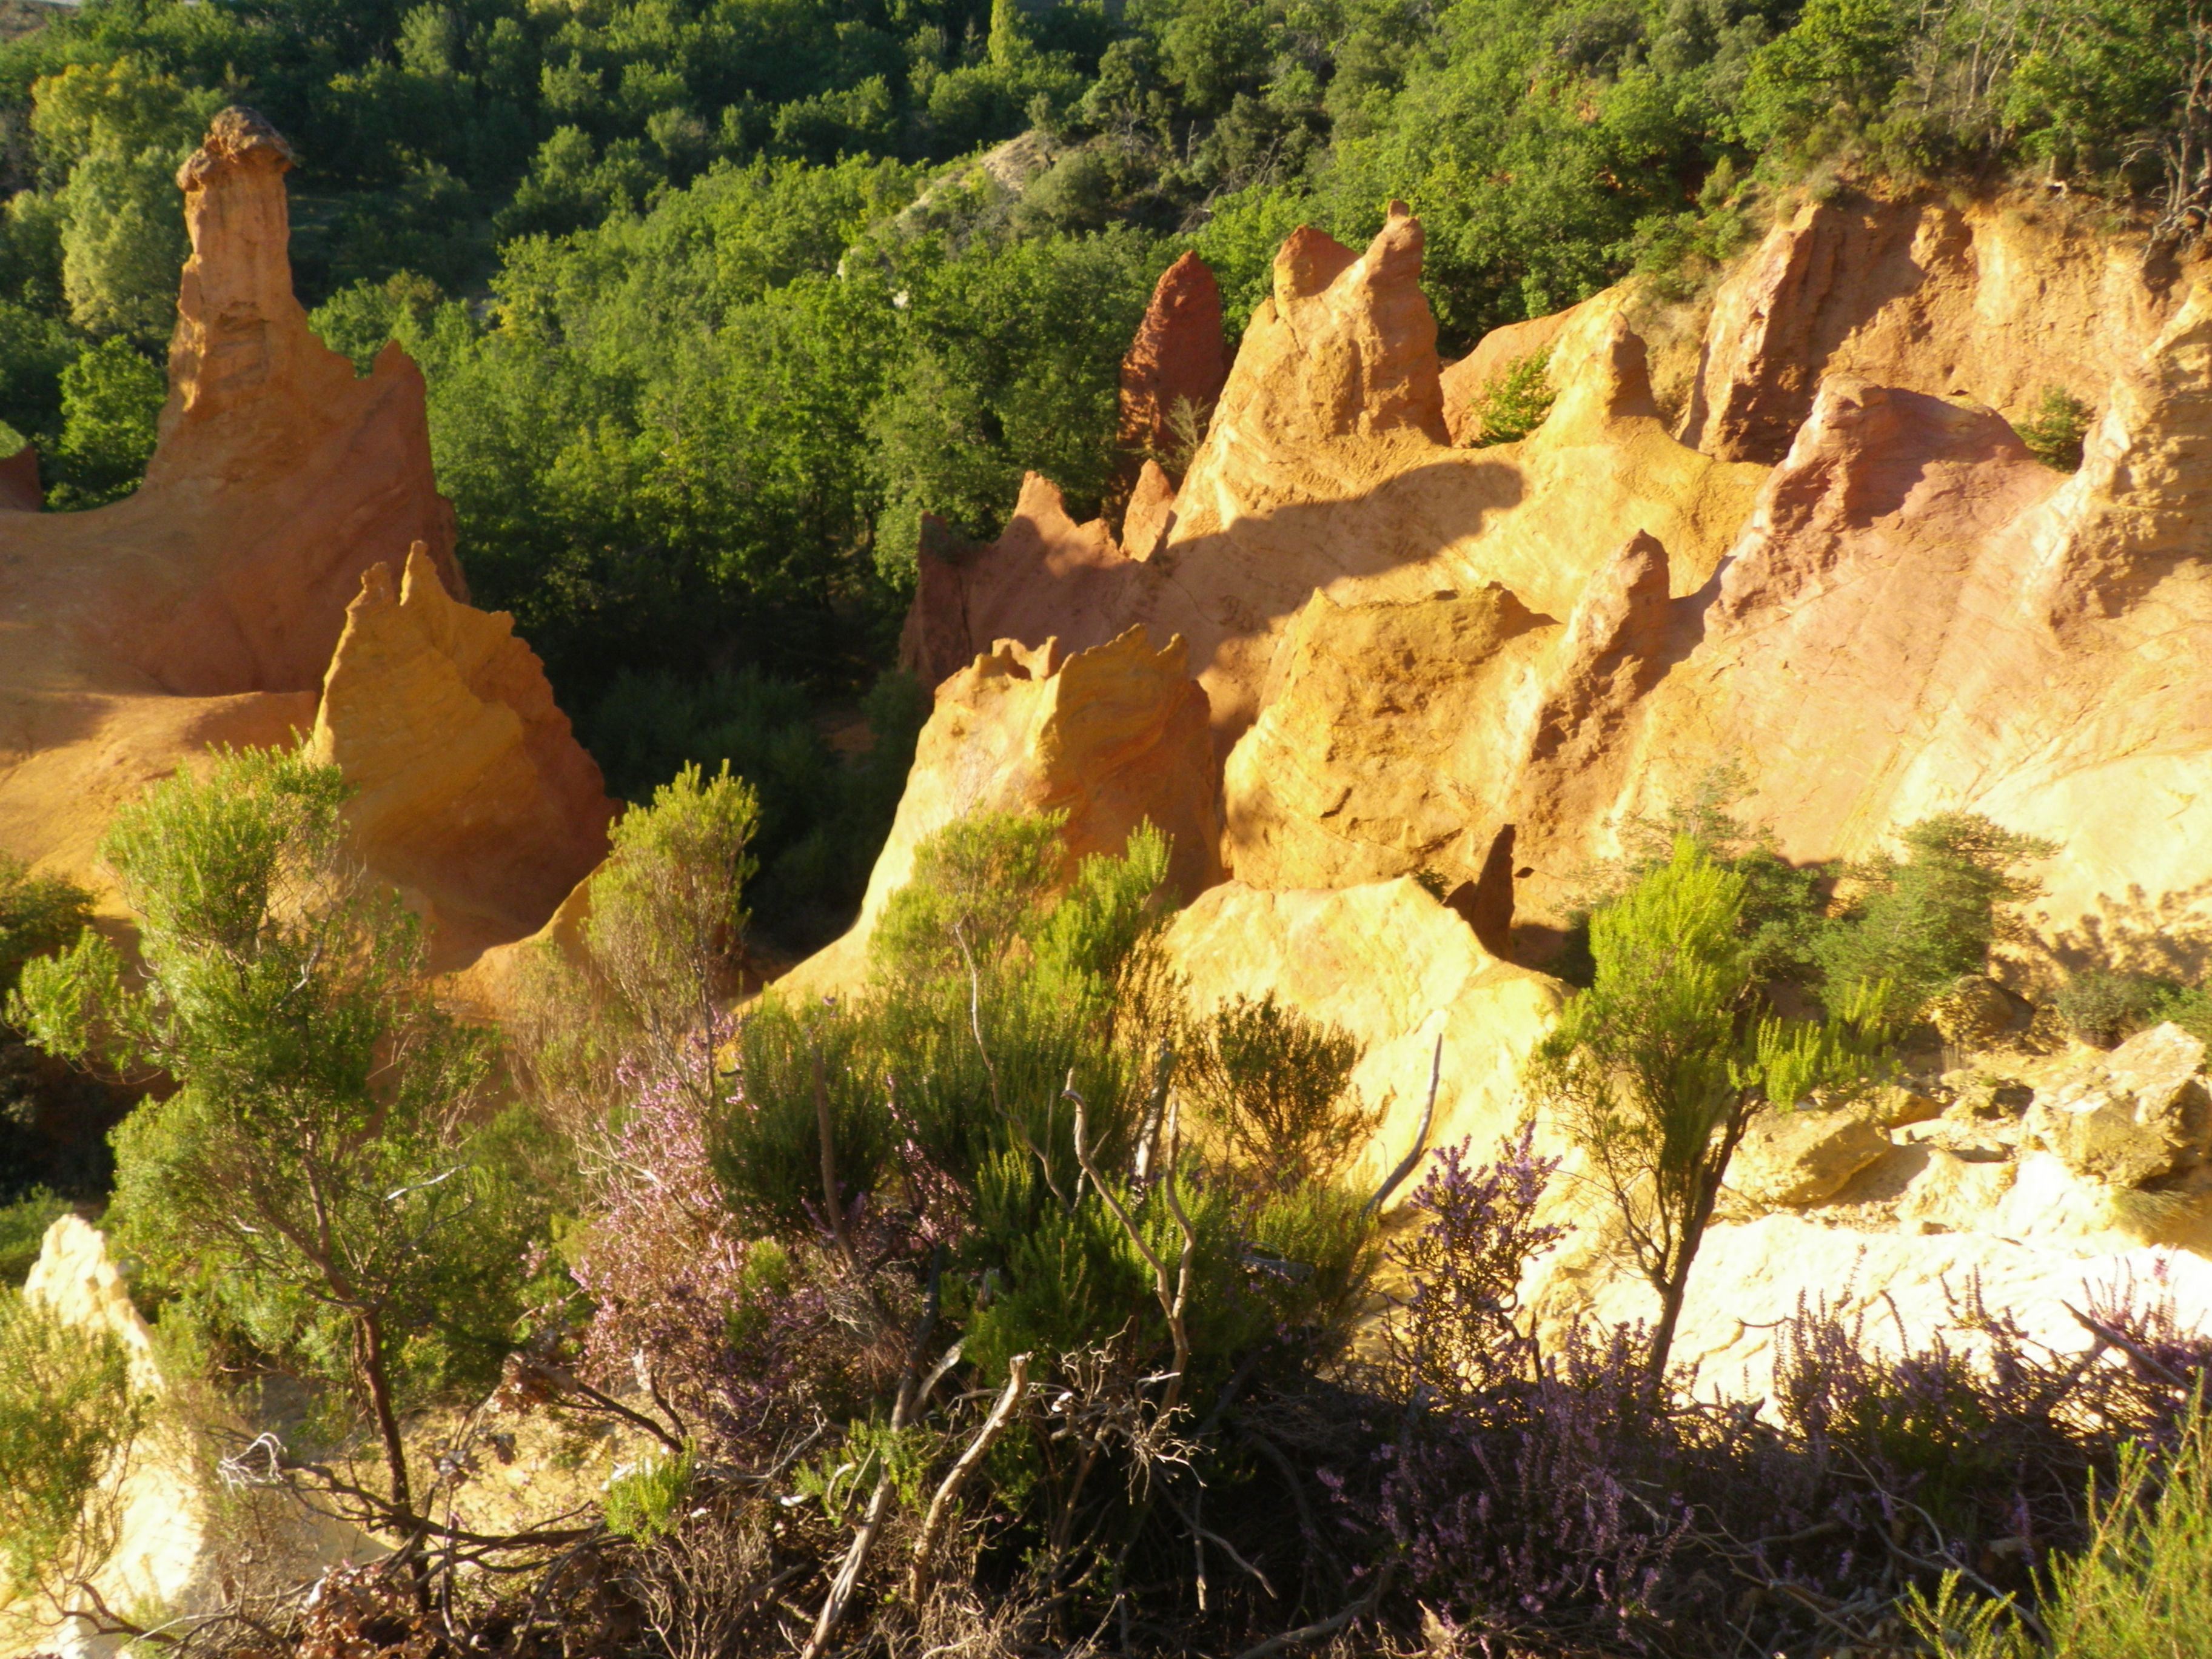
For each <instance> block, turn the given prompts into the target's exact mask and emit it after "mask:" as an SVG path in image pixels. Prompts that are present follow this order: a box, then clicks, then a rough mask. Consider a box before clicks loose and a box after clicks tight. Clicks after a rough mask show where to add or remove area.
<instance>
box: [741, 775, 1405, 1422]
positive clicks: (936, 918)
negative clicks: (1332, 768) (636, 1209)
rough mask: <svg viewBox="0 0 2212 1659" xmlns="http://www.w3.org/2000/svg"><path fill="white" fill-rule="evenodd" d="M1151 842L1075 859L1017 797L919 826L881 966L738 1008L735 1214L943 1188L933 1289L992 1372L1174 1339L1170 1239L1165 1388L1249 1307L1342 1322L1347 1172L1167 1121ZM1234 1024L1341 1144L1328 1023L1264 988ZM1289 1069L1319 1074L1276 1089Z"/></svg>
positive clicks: (1314, 1324) (1337, 1049) (922, 1199)
mask: <svg viewBox="0 0 2212 1659" xmlns="http://www.w3.org/2000/svg"><path fill="white" fill-rule="evenodd" d="M1167 854H1168V848H1167V844H1166V841H1165V838H1164V837H1163V836H1160V835H1158V833H1157V832H1156V831H1153V830H1152V829H1149V828H1145V829H1139V831H1138V832H1137V833H1135V834H1133V835H1132V836H1131V837H1130V838H1129V842H1128V844H1127V848H1126V849H1125V850H1124V852H1123V854H1121V856H1119V857H1117V858H1106V857H1093V858H1088V859H1085V860H1081V861H1079V863H1078V865H1077V866H1076V868H1075V869H1074V870H1073V871H1072V872H1071V871H1068V870H1067V869H1066V865H1065V859H1064V854H1062V853H1061V851H1060V841H1059V820H1058V819H1057V818H1052V817H1047V818H1024V817H1017V816H1011V815H981V816H978V817H972V818H969V819H966V820H962V821H957V822H956V823H953V824H951V825H948V826H947V827H946V828H945V829H944V830H941V831H939V833H938V834H937V835H936V836H933V837H931V838H930V839H929V840H927V841H926V842H924V843H923V844H922V845H921V848H918V849H917V851H916V856H915V879H914V881H913V882H912V884H910V885H909V886H908V887H907V888H906V889H904V890H902V891H901V893H900V894H898V895H897V896H895V897H894V899H893V901H892V902H891V904H890V906H889V907H887V908H886V910H885V912H884V918H883V921H882V922H881V923H880V925H879V927H878V936H877V945H876V952H875V958H874V972H875V983H874V988H873V989H872V990H871V991H870V992H869V993H868V994H866V995H865V996H862V997H859V998H854V999H848V1000H845V1001H843V1002H841V1003H840V1004H838V1005H836V1006H823V1007H817V1008H804V1009H802V1008H789V1007H784V1006H779V1005H777V1004H775V1003H774V1002H770V1003H769V1004H766V1005H764V1006H761V1007H759V1008H757V1009H756V1010H755V1011H754V1012H751V1013H750V1014H749V1015H748V1016H747V1018H745V1019H744V1022H743V1024H742V1025H741V1027H740V1030H739V1031H738V1036H737V1039H736V1044H735V1046H736V1049H737V1054H738V1082H739V1085H740V1086H739V1091H738V1099H737V1103H736V1105H735V1108H734V1109H733V1110H732V1111H731V1112H730V1113H729V1114H728V1115H726V1117H725V1118H724V1120H723V1121H722V1123H721V1125H720V1129H719V1131H718V1133H717V1135H716V1137H715V1143H714V1163H715V1168H716V1170H718V1172H719V1173H720V1178H721V1181H722V1182H723V1185H724V1188H725V1190H726V1193H727V1194H728V1197H729V1200H730V1201H731V1203H732V1205H733V1206H735V1207H736V1208H737V1210H738V1213H739V1215H740V1216H741V1217H743V1218H745V1219H746V1221H747V1224H748V1225H750V1226H754V1227H757V1228H763V1229H767V1230H771V1231H775V1233H776V1234H777V1235H778V1236H780V1237H782V1238H784V1239H785V1240H787V1242H788V1243H791V1244H792V1245H793V1246H794V1247H799V1248H804V1249H812V1250H821V1249H829V1250H830V1251H831V1252H832V1254H833V1255H834V1256H844V1255H847V1253H848V1251H851V1250H856V1249H857V1245H855V1244H854V1243H853V1241H852V1240H850V1239H848V1237H845V1236H844V1234H843V1232H842V1231H841V1230H846V1229H865V1228H866V1226H867V1225H882V1224H881V1222H880V1221H878V1222H877V1223H874V1224H870V1223H869V1221H868V1218H869V1217H871V1216H873V1217H878V1218H887V1217H890V1216H892V1215H896V1214H901V1213H910V1212H927V1213H931V1214H935V1213H937V1211H936V1208H935V1206H941V1205H945V1204H948V1203H950V1204H951V1206H952V1210H951V1213H957V1216H958V1217H959V1220H958V1223H957V1227H956V1228H955V1229H954V1237H955V1239H956V1240H957V1243H956V1244H955V1246H954V1254H953V1256H952V1260H951V1262H950V1263H949V1264H948V1266H949V1267H957V1269H958V1270H959V1279H958V1282H959V1283H960V1284H961V1285H963V1287H966V1286H972V1287H973V1288H972V1289H968V1288H963V1289H962V1290H960V1291H958V1292H957V1294H953V1293H950V1292H948V1295H947V1312H948V1315H950V1316H952V1317H954V1318H956V1319H957V1321H958V1322H959V1324H960V1326H961V1327H962V1329H963V1354H964V1355H965V1357H966V1358H967V1359H968V1360H969V1362H971V1363H973V1364H977V1365H979V1366H981V1367H982V1369H983V1370H984V1371H985V1373H986V1374H987V1375H989V1376H1003V1375H1004V1374H1005V1373H1006V1369H1007V1367H1008V1366H1010V1365H1011V1364H1012V1359H1013V1357H1014V1356H1015V1355H1017V1354H1036V1355H1039V1356H1043V1355H1048V1354H1060V1353H1073V1352H1076V1351H1078V1350H1081V1349H1087V1348H1090V1347H1092V1346H1097V1345H1098V1344H1100V1343H1102V1342H1104V1343H1108V1344H1109V1346H1114V1347H1115V1352H1117V1353H1121V1354H1123V1355H1124V1356H1125V1358H1126V1363H1137V1362H1138V1361H1139V1359H1140V1358H1141V1359H1143V1362H1144V1363H1146V1364H1152V1363H1154V1361H1155V1360H1156V1359H1157V1358H1159V1357H1161V1356H1163V1355H1164V1354H1165V1353H1166V1352H1168V1351H1169V1350H1170V1349H1171V1348H1173V1347H1174V1346H1175V1344H1176V1341H1177V1340H1180V1339H1178V1338H1176V1336H1175V1334H1174V1333H1173V1332H1172V1331H1171V1330H1170V1322H1169V1321H1168V1319H1167V1317H1166V1314H1165V1312H1164V1309H1163V1307H1162V1306H1161V1304H1160V1303H1159V1300H1158V1294H1157V1292H1158V1271H1159V1270H1158V1269H1157V1268H1156V1267H1155V1261H1160V1262H1165V1261H1182V1260H1184V1259H1186V1258H1185V1252H1186V1247H1187V1249H1188V1257H1187V1259H1188V1264H1189V1265H1188V1274H1189V1278H1188V1295H1187V1313H1186V1315H1185V1316H1184V1326H1185V1329H1184V1333H1183V1334H1184V1336H1186V1337H1187V1338H1188V1343H1189V1345H1190V1351H1191V1352H1192V1354H1193V1356H1194V1358H1192V1359H1191V1361H1190V1364H1191V1366H1192V1367H1193V1369H1194V1375H1193V1376H1192V1377H1191V1378H1189V1379H1188V1382H1187V1383H1182V1382H1179V1383H1178V1384H1177V1386H1178V1387H1179V1388H1184V1389H1186V1391H1187V1389H1188V1388H1194V1387H1196V1386H1198V1385H1199V1383H1200V1378H1201V1377H1212V1376H1219V1375H1221V1374H1223V1373H1222V1369H1221V1368H1222V1367H1223V1366H1224V1365H1225V1364H1227V1363H1228V1362H1229V1357H1230V1356H1231V1355H1232V1354H1235V1353H1238V1352H1243V1351H1245V1350H1247V1349H1249V1347H1250V1346H1251V1345H1252V1344H1254V1343H1255V1342H1261V1341H1263V1340H1267V1333H1269V1332H1280V1331H1299V1332H1308V1333H1317V1332H1327V1331H1335V1330H1337V1329H1339V1328H1340V1325H1339V1322H1340V1320H1341V1318H1342V1317H1343V1314H1344V1310H1345V1309H1346V1305H1347V1304H1348V1299H1349V1298H1350V1297H1352V1295H1353V1294H1354V1292H1355V1291H1356V1287H1357V1285H1358V1281H1359V1279H1360V1277H1361V1274H1362V1273H1364V1262H1365V1259H1366V1258H1365V1251H1366V1249H1367V1243H1368V1226H1369V1224H1368V1222H1367V1220H1366V1218H1365V1217H1364V1215H1363V1214H1362V1212H1361V1200H1360V1197H1359V1196H1358V1195H1356V1194H1348V1193H1343V1192H1341V1191H1340V1189H1339V1188H1336V1187H1334V1185H1333V1184H1332V1182H1331V1181H1330V1179H1329V1174H1330V1172H1329V1171H1328V1170H1324V1169H1321V1168H1318V1167H1300V1168H1298V1169H1296V1170H1280V1169H1278V1170H1270V1171H1269V1172H1268V1179H1267V1180H1266V1181H1265V1182H1261V1183H1259V1185H1258V1187H1256V1188H1255V1187H1254V1186H1253V1185H1251V1184H1250V1183H1248V1182H1244V1181H1243V1180H1241V1179H1239V1180H1221V1179H1218V1178H1208V1177H1206V1176H1203V1175H1202V1174H1201V1173H1200V1164H1199V1162H1198V1160H1197V1158H1196V1153H1195V1149H1194V1148H1179V1147H1178V1146H1177V1144H1176V1139H1177V1138H1176V1129H1175V1127H1174V1124H1173V1121H1172V1120H1173V1114H1172V1113H1171V1112H1170V1111H1168V1110H1167V1097H1168V1092H1169V1088H1170V1080H1171V1076H1172V1073H1170V1071H1169V1070H1168V1069H1167V1068H1168V1067H1170V1066H1172V1065H1173V1064H1174V1050H1173V1048H1172V1046H1169V1047H1165V1048H1163V1047H1160V1046H1158V1043H1157V1038H1158V1036H1159V1034H1160V1033H1161V1032H1162V1031H1163V1030H1165V1029H1167V1028H1168V1027H1169V1025H1170V1024H1171V1022H1170V1021H1167V1020H1165V1019H1163V1018H1160V1017H1159V1016H1158V1012H1157V1010H1156V1009H1152V1008H1150V1007H1149V1006H1148V1005H1152V1004H1154V1003H1156V1002H1158V1001H1160V1000H1166V999H1170V998H1172V996H1173V995H1174V994H1175V993H1174V989H1173V987H1172V986H1171V985H1170V984H1168V983H1166V982H1165V981H1163V979H1162V978H1161V976H1160V975H1158V971H1157V963H1155V962H1154V960H1153V957H1152V945H1151V940H1152V936H1153V934H1154V933H1156V932H1157V930H1158V927H1159V926H1160V925H1161V923H1162V921H1164V910H1163V908H1162V903H1161V891H1160V890H1161V884H1162V882H1163V881H1164V877H1165V873H1166V868H1167ZM1255 1021H1256V1022H1257V1025H1256V1026H1255ZM1248 1027H1254V1028H1255V1029H1249V1030H1248V1029H1247V1028H1248ZM1259 1027H1264V1029H1258V1028H1259ZM1229 1030H1230V1050H1231V1068H1230V1070H1229V1073H1228V1074H1230V1075H1233V1076H1234V1078H1235V1079H1237V1082H1238V1083H1239V1084H1241V1085H1243V1086H1244V1087H1246V1088H1247V1089H1248V1090H1249V1091H1262V1092H1265V1091H1268V1090H1273V1097H1271V1098H1270V1099H1269V1100H1268V1101H1267V1102H1264V1103H1261V1105H1262V1106H1264V1107H1279V1108H1281V1109H1282V1114H1283V1115H1287V1117H1288V1118H1289V1119H1293V1120H1295V1121H1294V1122H1292V1123H1291V1128H1292V1129H1294V1130H1295V1131H1297V1133H1303V1134H1304V1135H1305V1137H1306V1139H1307V1140H1308V1141H1310V1142H1313V1143H1314V1146H1320V1147H1321V1148H1322V1150H1323V1151H1326V1152H1341V1151H1342V1150H1343V1147H1344V1144H1345V1142H1346V1139H1347V1138H1346V1135H1345V1133H1343V1132H1342V1130H1341V1127H1340V1126H1339V1125H1337V1124H1334V1123H1333V1122H1331V1121H1329V1115H1330V1113H1331V1111H1332V1110H1333V1109H1341V1101H1342V1096H1343V1092H1344V1091H1343V1073H1344V1072H1345V1071H1346V1069H1348V1066H1347V1056H1346V1051H1345V1043H1344V1041H1343V1040H1342V1039H1341V1038H1340V1037H1336V1036H1334V1035H1333V1034H1330V1033H1327V1032H1323V1031H1319V1030H1314V1029H1311V1028H1310V1027H1309V1026H1308V1025H1306V1024H1304V1023H1303V1022H1297V1021H1295V1020H1293V1019H1292V1018H1291V1017H1290V1016H1288V1015H1287V1014H1286V1013H1285V1012H1284V1011H1282V1010H1280V1009H1279V1008H1276V1007H1274V1006H1273V1005H1270V1006H1268V1007H1267V1009H1266V1010H1265V1011H1263V1012H1261V1013H1259V1014H1256V1015H1254V1016H1252V1017H1251V1018H1232V1019H1231V1021H1230V1023H1229ZM1290 1071H1296V1073H1297V1076H1296V1077H1291V1076H1288V1075H1287V1073H1288V1072H1290ZM1307 1085H1310V1086H1307ZM1301 1088H1303V1089H1304V1096H1310V1097H1311V1098H1305V1097H1301V1098H1300V1099H1298V1100H1297V1102H1296V1103H1294V1104H1291V1105H1286V1104H1285V1100H1286V1099H1287V1097H1289V1096H1290V1095H1291V1094H1294V1093H1297V1092H1298V1091H1300V1089H1301ZM1079 1111H1080V1113H1081V1116H1082V1123H1083V1131H1082V1139H1081V1140H1080V1142H1079V1141H1078V1139H1077V1133H1076V1122H1077V1114H1078V1112H1079ZM1261 1115H1265V1113H1264V1111H1263V1112H1262V1113H1261ZM824 1127H827V1128H828V1130H829V1144H828V1146H827V1148H826V1156H825V1146H824V1142H823V1133H822V1131H823V1128H824ZM1301 1146H1304V1149H1305V1150H1307V1151H1312V1150H1313V1149H1314V1148H1313V1146H1305V1144H1304V1142H1302V1143H1301ZM1093 1171H1096V1172H1097V1175H1096V1178H1095V1179H1094V1177H1093V1174H1092V1172H1093ZM1223 1173H1225V1171H1224V1172H1223ZM956 1195H957V1196H956ZM929 1225H931V1226H933V1227H934V1226H938V1225H944V1224H943V1223H940V1222H935V1221H933V1222H931V1223H930V1224H929ZM1186 1229H1187V1231H1186ZM1147 1250H1149V1251H1150V1252H1152V1255H1149V1256H1148V1255H1147V1254H1146V1252H1147ZM1255 1253H1256V1254H1255ZM1255 1261H1265V1262H1267V1263H1271V1264H1273V1267H1255V1265H1254V1264H1255ZM1116 1333H1119V1334H1118V1335H1116ZM1316 1340H1330V1339H1328V1338H1326V1337H1317V1338H1316ZM1147 1356H1149V1357H1150V1358H1146V1357H1147ZM1121 1363H1125V1362H1124V1361H1121V1360H1117V1362H1116V1364H1121Z"/></svg>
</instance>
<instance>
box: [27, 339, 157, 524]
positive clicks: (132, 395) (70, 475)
mask: <svg viewBox="0 0 2212 1659" xmlns="http://www.w3.org/2000/svg"><path fill="white" fill-rule="evenodd" d="M168 392H169V385H168V379H167V376H166V375H164V374H162V373H161V370H160V369H159V368H155V365H154V364H153V363H152V362H150V361H149V360H148V358H147V357H146V356H145V354H144V353H143V352H142V351H141V350H140V349H138V348H137V346H135V345H133V344H132V343H131V342H130V341H129V340H127V339H125V338H124V337H121V336H117V337H114V338H112V339H108V340H103V341H102V342H100V344H99V345H97V346H95V347H94V348H93V349H90V350H88V351H87V352H85V353H84V355H83V356H80V357H79V358H77V360H76V362H73V363H71V364H70V366H69V367H68V368H65V369H64V370H63V371H62V374H61V407H62V431H61V441H60V443H59V445H58V447H56V448H55V450H54V452H53V455H52V475H53V476H52V484H51V485H50V487H49V488H48V489H47V492H46V497H47V502H46V504H47V505H48V506H49V507H55V508H57V509H75V508H79V507H100V506H104V505H106V503H107V502H109V501H116V500H119V499H120V498H121V497H123V496H125V495H129V494H131V491H132V490H134V489H137V487H138V481H139V479H140V478H141V477H143V476H144V474H145V471H146V463H147V462H148V461H149V460H150V459H152V458H153V454H154V442H155V435H156V433H155V427H156V422H158V420H159V418H160V416H161V404H162V400H163V399H164V398H167V396H168Z"/></svg>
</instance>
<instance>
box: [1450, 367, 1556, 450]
mask: <svg viewBox="0 0 2212 1659" xmlns="http://www.w3.org/2000/svg"><path fill="white" fill-rule="evenodd" d="M1551 362H1552V353H1551V350H1550V349H1549V348H1548V347H1547V348H1546V349H1543V350H1541V351H1532V352H1530V353H1528V355H1527V356H1523V357H1516V358H1515V359H1514V360H1513V361H1512V362H1510V363H1508V364H1506V366H1505V368H1504V370H1503V371H1501V372H1500V373H1499V374H1498V375H1497V376H1496V377H1495V378H1493V379H1492V380H1486V381H1485V382H1484V383H1483V386H1482V389H1481V390H1480V391H1479V392H1476V393H1475V394H1474V401H1473V402H1472V404H1470V405H1469V407H1470V408H1471V409H1472V410H1473V411H1474V419H1475V438H1474V447H1476V448H1477V449H1486V448H1487V447H1490V446H1491V445H1492V444H1515V443H1519V442H1520V441H1521V440H1522V439H1523V438H1525V437H1527V436H1528V435H1529V434H1530V433H1532V432H1534V430H1535V429H1536V428H1538V427H1540V426H1541V425H1543V424H1544V421H1545V418H1546V417H1547V416H1549V415H1550V414H1551V412H1552V404H1553V399H1555V398H1557V397H1558V396H1559V392H1558V391H1557V389H1556V388H1554V387H1553V385H1552V380H1551V375H1550V374H1549V373H1548V370H1549V369H1550V368H1551Z"/></svg>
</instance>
